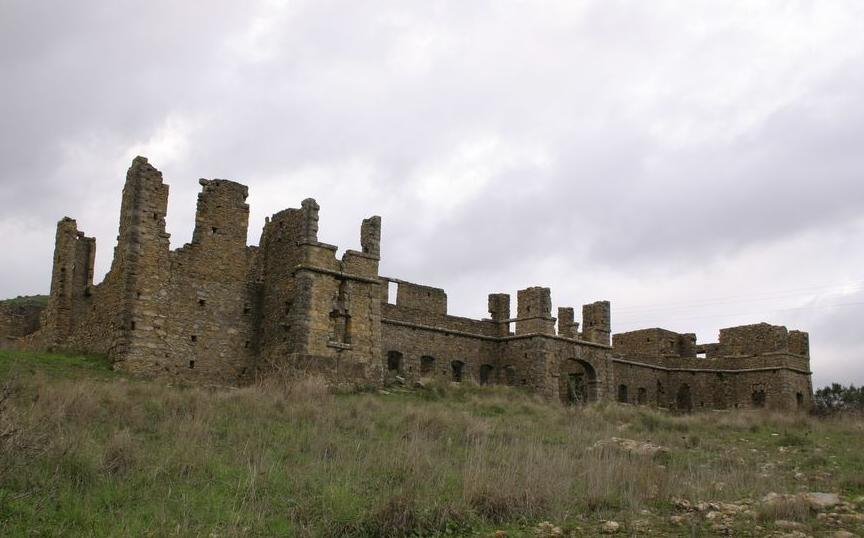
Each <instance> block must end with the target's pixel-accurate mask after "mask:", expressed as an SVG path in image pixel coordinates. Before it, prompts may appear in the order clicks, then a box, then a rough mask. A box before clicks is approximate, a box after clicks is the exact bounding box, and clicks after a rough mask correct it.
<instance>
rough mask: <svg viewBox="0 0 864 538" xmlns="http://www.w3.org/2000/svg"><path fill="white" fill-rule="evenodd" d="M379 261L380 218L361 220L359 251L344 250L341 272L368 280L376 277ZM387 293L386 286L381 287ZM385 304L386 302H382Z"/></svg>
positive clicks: (373, 217)
mask: <svg viewBox="0 0 864 538" xmlns="http://www.w3.org/2000/svg"><path fill="white" fill-rule="evenodd" d="M380 261H381V217H379V216H377V215H376V216H372V217H369V218H368V219H363V223H362V224H361V225H360V250H359V251H357V250H351V249H349V250H346V251H345V254H343V255H342V270H343V271H345V272H347V273H351V274H356V275H362V276H365V277H369V278H377V277H378V262H380ZM383 288H384V291H383V292H384V293H386V292H387V288H386V285H385V286H383ZM384 302H386V300H385V301H384Z"/></svg>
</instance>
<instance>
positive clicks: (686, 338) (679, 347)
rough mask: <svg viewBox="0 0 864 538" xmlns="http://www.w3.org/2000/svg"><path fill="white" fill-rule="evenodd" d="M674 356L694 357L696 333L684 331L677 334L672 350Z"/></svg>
mask: <svg viewBox="0 0 864 538" xmlns="http://www.w3.org/2000/svg"><path fill="white" fill-rule="evenodd" d="M674 355H675V356H676V357H684V358H693V357H696V334H694V333H685V334H679V335H678V341H677V342H676V348H675V350H674Z"/></svg>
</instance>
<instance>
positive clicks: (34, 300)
mask: <svg viewBox="0 0 864 538" xmlns="http://www.w3.org/2000/svg"><path fill="white" fill-rule="evenodd" d="M0 304H3V305H6V306H47V305H48V296H47V295H21V296H18V297H15V298H13V299H2V300H0Z"/></svg>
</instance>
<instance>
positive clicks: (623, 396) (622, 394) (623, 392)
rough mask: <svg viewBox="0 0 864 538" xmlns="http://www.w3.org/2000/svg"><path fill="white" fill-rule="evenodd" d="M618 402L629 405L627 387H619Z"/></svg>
mask: <svg viewBox="0 0 864 538" xmlns="http://www.w3.org/2000/svg"><path fill="white" fill-rule="evenodd" d="M618 401H619V402H621V403H627V385H618Z"/></svg>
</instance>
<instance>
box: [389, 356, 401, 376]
mask: <svg viewBox="0 0 864 538" xmlns="http://www.w3.org/2000/svg"><path fill="white" fill-rule="evenodd" d="M387 371H388V372H396V373H399V372H401V371H402V354H401V353H399V352H398V351H388V352H387Z"/></svg>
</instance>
